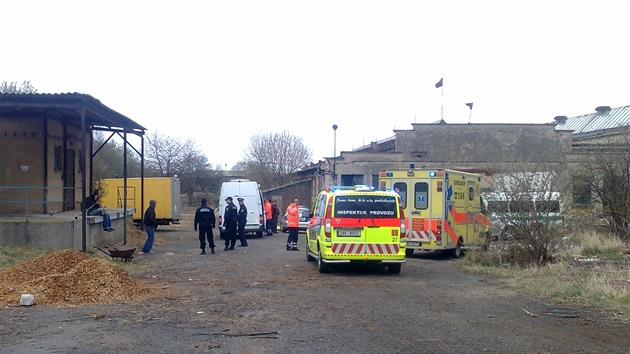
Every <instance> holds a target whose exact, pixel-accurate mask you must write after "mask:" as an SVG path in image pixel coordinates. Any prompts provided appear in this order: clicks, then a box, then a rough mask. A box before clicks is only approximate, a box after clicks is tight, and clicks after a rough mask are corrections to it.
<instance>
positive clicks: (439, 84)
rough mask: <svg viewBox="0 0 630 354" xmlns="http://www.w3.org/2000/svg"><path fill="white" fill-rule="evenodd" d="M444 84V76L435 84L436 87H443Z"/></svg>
mask: <svg viewBox="0 0 630 354" xmlns="http://www.w3.org/2000/svg"><path fill="white" fill-rule="evenodd" d="M443 84H444V78H441V79H440V81H438V82H437V84H435V88H440V87H442V85H443Z"/></svg>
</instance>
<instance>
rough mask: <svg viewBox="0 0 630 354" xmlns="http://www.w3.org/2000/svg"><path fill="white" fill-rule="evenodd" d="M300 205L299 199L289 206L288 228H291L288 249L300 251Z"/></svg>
mask: <svg viewBox="0 0 630 354" xmlns="http://www.w3.org/2000/svg"><path fill="white" fill-rule="evenodd" d="M299 214H300V207H299V205H298V199H297V198H295V199H293V202H292V203H291V204H289V206H288V207H287V228H288V229H289V237H288V238H287V251H299V249H298V247H297V244H298V227H299V226H300V215H299Z"/></svg>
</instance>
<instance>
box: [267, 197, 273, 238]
mask: <svg viewBox="0 0 630 354" xmlns="http://www.w3.org/2000/svg"><path fill="white" fill-rule="evenodd" d="M272 217H273V209H272V207H271V200H270V199H265V229H266V230H265V233H266V235H265V236H271V235H273V230H271V224H272V222H271V218H272Z"/></svg>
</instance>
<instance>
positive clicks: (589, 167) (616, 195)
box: [573, 129, 630, 241]
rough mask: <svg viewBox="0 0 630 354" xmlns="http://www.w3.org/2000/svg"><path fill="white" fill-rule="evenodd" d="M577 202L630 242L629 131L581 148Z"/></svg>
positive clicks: (577, 176)
mask: <svg viewBox="0 0 630 354" xmlns="http://www.w3.org/2000/svg"><path fill="white" fill-rule="evenodd" d="M580 152H583V153H584V154H583V155H582V157H581V159H580V168H579V169H578V172H577V173H576V174H575V178H574V180H575V186H574V193H573V195H574V201H575V202H576V204H578V205H579V206H581V207H584V208H588V209H590V210H592V211H594V212H595V213H592V214H596V215H599V216H600V217H601V220H603V221H604V223H605V226H606V228H607V229H608V231H610V232H611V233H612V234H614V235H617V236H618V237H620V238H621V239H624V240H626V241H628V240H630V130H628V129H624V130H622V131H620V132H618V134H616V135H611V136H608V137H607V138H605V139H600V140H598V141H594V142H591V143H590V144H588V145H582V146H581V147H580Z"/></svg>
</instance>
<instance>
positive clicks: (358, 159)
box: [300, 106, 630, 197]
mask: <svg viewBox="0 0 630 354" xmlns="http://www.w3.org/2000/svg"><path fill="white" fill-rule="evenodd" d="M628 127H630V106H624V107H619V108H614V109H611V108H610V107H597V108H596V112H595V113H589V114H586V115H583V116H577V117H572V118H567V117H556V119H555V121H554V122H553V123H549V124H447V123H446V122H444V121H439V122H436V123H433V124H418V123H414V124H412V129H410V130H395V131H394V136H392V137H389V138H386V139H383V140H380V141H377V142H372V143H370V144H369V145H366V146H363V147H360V148H358V149H355V150H353V151H342V152H341V153H340V155H339V156H336V157H332V158H325V159H324V160H322V161H319V162H318V163H316V164H313V165H311V166H308V168H305V169H304V170H303V171H302V172H301V173H300V178H305V177H308V176H310V177H311V178H312V180H313V182H312V193H311V197H313V196H315V195H316V194H317V193H318V192H319V191H320V190H321V189H322V188H324V187H325V186H330V185H334V184H337V185H354V184H366V185H371V186H377V185H378V173H379V171H380V170H384V169H393V168H397V169H398V168H409V166H410V165H412V164H413V165H414V166H415V167H427V168H450V169H457V170H463V171H468V172H475V173H480V174H482V175H483V176H484V188H488V189H491V188H492V187H493V183H494V182H493V181H494V178H493V175H494V174H495V173H498V172H505V171H511V170H514V169H525V170H529V171H532V172H542V171H540V170H539V169H541V168H551V167H552V166H564V167H568V168H569V170H570V166H571V163H574V162H576V154H580V153H583V152H584V151H586V150H588V146H589V145H590V144H592V143H594V142H598V141H599V142H601V141H603V139H608V138H609V137H610V136H614V135H618V134H620V133H621V132H623V131H625V130H627V128H628ZM333 170H334V172H335V174H336V175H337V176H336V177H337V178H336V182H337V183H334V179H333Z"/></svg>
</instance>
